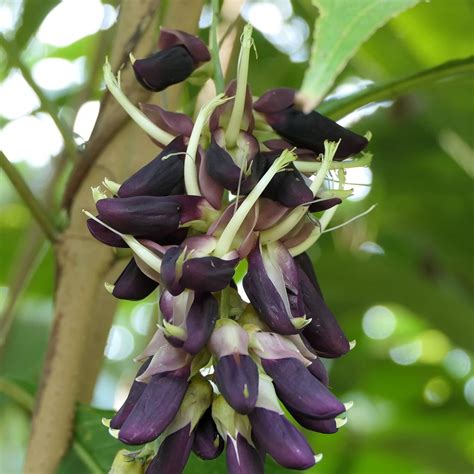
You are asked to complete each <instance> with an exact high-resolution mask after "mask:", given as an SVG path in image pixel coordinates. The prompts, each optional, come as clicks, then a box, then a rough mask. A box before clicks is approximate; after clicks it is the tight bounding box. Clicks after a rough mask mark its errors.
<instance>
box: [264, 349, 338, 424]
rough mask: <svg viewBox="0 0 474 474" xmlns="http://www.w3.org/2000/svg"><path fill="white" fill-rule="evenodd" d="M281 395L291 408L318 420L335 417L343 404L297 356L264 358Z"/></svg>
mask: <svg viewBox="0 0 474 474" xmlns="http://www.w3.org/2000/svg"><path fill="white" fill-rule="evenodd" d="M262 366H263V368H264V370H265V372H266V373H267V374H268V375H269V376H270V377H271V378H272V379H273V383H274V385H275V388H276V391H277V394H278V397H279V398H280V400H281V401H282V402H283V403H284V404H285V405H286V406H287V407H288V408H289V409H291V410H296V411H298V412H300V413H302V414H304V415H306V416H310V417H312V418H316V419H328V418H334V417H335V416H337V415H339V414H340V413H342V412H344V411H345V407H344V405H343V404H342V403H341V402H340V401H339V400H338V399H337V398H336V397H335V396H334V395H333V394H332V393H331V392H330V391H329V390H328V389H327V388H326V387H325V386H324V385H323V384H322V383H321V382H320V381H319V380H318V379H317V378H316V377H313V376H312V375H311V373H310V372H309V371H308V370H307V369H306V368H305V366H304V365H303V364H302V363H301V362H300V361H299V360H297V359H295V358H288V359H274V360H272V359H262Z"/></svg>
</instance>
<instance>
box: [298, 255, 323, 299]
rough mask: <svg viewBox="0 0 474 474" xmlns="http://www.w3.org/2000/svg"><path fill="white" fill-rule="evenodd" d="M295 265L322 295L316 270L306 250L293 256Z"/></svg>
mask: <svg viewBox="0 0 474 474" xmlns="http://www.w3.org/2000/svg"><path fill="white" fill-rule="evenodd" d="M293 259H294V262H295V264H296V266H297V267H298V268H299V269H300V270H302V271H303V272H305V273H306V276H307V277H308V278H309V280H310V281H311V283H312V285H313V286H314V287H315V288H316V290H317V291H318V293H319V294H320V295H321V296H323V293H322V291H321V287H320V286H319V282H318V278H317V277H316V272H315V271H314V267H313V262H312V261H311V258H310V257H309V255H308V254H307V253H306V252H303V253H300V254H299V255H297V256H296V257H293Z"/></svg>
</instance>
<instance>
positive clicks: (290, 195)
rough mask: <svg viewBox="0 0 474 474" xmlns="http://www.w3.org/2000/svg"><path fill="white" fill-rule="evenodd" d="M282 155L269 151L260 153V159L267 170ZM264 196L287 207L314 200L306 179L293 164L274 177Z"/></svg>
mask: <svg viewBox="0 0 474 474" xmlns="http://www.w3.org/2000/svg"><path fill="white" fill-rule="evenodd" d="M280 155H281V152H279V151H278V152H274V151H269V152H262V153H260V156H259V158H260V159H261V160H263V161H264V162H265V170H267V169H268V168H269V167H270V166H271V165H272V163H273V162H274V161H275V160H276V159H277V158H278V157H279V156H280ZM262 196H264V197H267V198H270V199H273V200H274V201H278V202H279V203H280V204H282V205H283V206H286V207H296V206H299V205H300V204H304V203H307V202H310V201H312V200H313V199H314V198H313V192H312V191H311V189H309V187H308V185H307V184H306V182H305V178H304V177H303V175H302V174H301V173H300V172H299V171H298V170H297V169H296V168H295V167H294V165H293V163H290V164H289V165H288V166H287V167H286V168H285V169H284V170H283V171H280V172H279V173H277V174H276V175H275V176H274V177H273V179H272V180H271V181H270V183H269V185H268V186H267V187H266V188H265V191H264V192H263V193H262Z"/></svg>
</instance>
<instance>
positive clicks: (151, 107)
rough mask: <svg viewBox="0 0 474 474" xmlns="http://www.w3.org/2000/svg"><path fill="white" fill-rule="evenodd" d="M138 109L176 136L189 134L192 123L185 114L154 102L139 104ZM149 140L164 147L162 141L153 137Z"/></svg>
mask: <svg viewBox="0 0 474 474" xmlns="http://www.w3.org/2000/svg"><path fill="white" fill-rule="evenodd" d="M140 109H141V110H142V112H143V113H144V114H145V115H146V116H147V117H148V118H149V119H150V120H151V121H152V122H153V123H154V124H155V125H156V126H157V127H158V128H161V130H164V131H165V132H168V133H169V134H171V135H174V136H176V137H178V136H179V135H183V136H184V137H189V136H191V132H192V130H193V126H194V123H193V121H192V120H191V118H190V117H188V116H187V115H186V114H181V113H179V112H171V111H169V110H165V109H163V108H161V107H160V106H159V105H156V104H140ZM150 138H151V137H150ZM151 140H152V141H153V142H155V143H156V144H157V145H158V146H159V147H160V148H165V146H164V143H160V142H159V141H157V140H156V139H154V138H151Z"/></svg>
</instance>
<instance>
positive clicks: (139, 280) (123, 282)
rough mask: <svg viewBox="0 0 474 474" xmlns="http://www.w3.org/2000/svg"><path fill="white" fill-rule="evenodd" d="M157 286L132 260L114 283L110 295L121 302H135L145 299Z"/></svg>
mask: <svg viewBox="0 0 474 474" xmlns="http://www.w3.org/2000/svg"><path fill="white" fill-rule="evenodd" d="M157 286H158V282H156V281H154V280H152V279H151V278H148V277H147V276H146V275H145V274H144V273H143V272H142V271H141V270H140V268H138V265H137V264H136V263H135V259H133V258H132V259H130V261H129V262H128V264H127V266H126V267H125V268H124V270H123V272H122V273H121V274H120V276H119V277H118V278H117V280H116V281H115V283H114V285H113V290H112V295H114V296H115V297H116V298H119V299H122V300H132V301H137V300H142V299H143V298H146V297H147V296H148V295H149V294H150V293H151V292H152V291H153V290H154V289H155V288H156V287H157Z"/></svg>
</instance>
